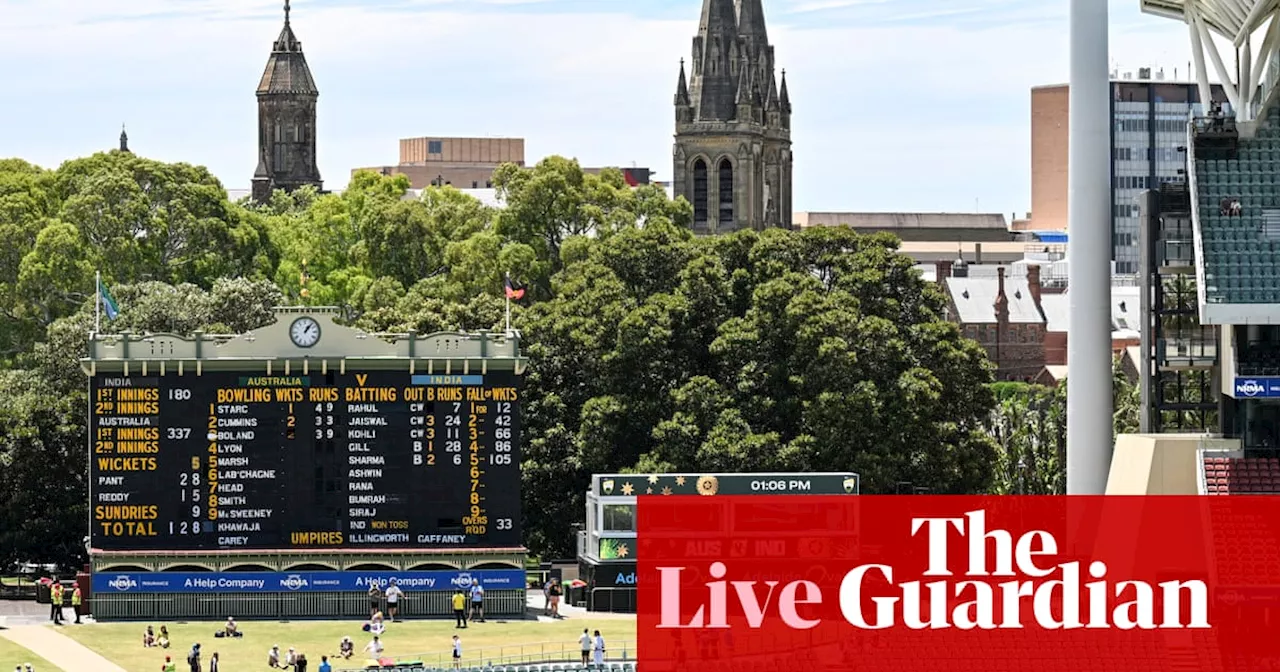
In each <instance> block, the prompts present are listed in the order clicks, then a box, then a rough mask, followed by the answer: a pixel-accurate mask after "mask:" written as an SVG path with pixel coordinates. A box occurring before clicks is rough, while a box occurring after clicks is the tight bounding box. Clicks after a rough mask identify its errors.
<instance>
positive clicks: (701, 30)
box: [690, 0, 738, 121]
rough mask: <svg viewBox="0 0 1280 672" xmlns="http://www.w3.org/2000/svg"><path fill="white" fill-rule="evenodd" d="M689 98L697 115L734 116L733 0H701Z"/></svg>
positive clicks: (735, 46) (735, 55)
mask: <svg viewBox="0 0 1280 672" xmlns="http://www.w3.org/2000/svg"><path fill="white" fill-rule="evenodd" d="M693 59H694V63H693V82H692V86H690V94H691V98H692V100H693V102H694V105H696V106H697V110H696V112H695V116H696V118H698V119H707V120H712V119H718V120H721V121H728V120H731V119H733V118H734V111H735V101H734V96H735V94H736V93H737V86H736V82H735V81H734V80H735V77H734V74H735V73H734V68H733V64H734V63H735V62H736V61H737V59H738V18H737V15H736V10H735V8H734V5H733V0H702V18H701V20H700V21H699V23H698V35H697V37H695V38H693Z"/></svg>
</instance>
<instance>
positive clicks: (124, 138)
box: [120, 124, 129, 152]
mask: <svg viewBox="0 0 1280 672" xmlns="http://www.w3.org/2000/svg"><path fill="white" fill-rule="evenodd" d="M120 151H122V152H128V151H129V134H128V133H125V132H124V124H120Z"/></svg>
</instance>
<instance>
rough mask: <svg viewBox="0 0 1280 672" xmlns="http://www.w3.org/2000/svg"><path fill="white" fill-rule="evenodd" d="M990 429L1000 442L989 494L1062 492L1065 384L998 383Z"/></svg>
mask: <svg viewBox="0 0 1280 672" xmlns="http://www.w3.org/2000/svg"><path fill="white" fill-rule="evenodd" d="M992 387H993V392H994V393H995V395H996V407H995V409H994V410H993V411H992V413H991V420H990V431H991V433H992V436H993V438H994V439H995V441H996V446H997V451H996V461H995V473H994V475H993V479H992V488H991V492H992V493H994V494H999V495H1015V494H1024V495H1061V494H1065V493H1066V490H1067V472H1066V466H1067V413H1066V411H1067V394H1066V389H1067V388H1066V384H1065V383H1063V384H1060V385H1059V386H1058V387H1056V388H1050V387H1044V386H1041V385H1030V384H1027V383H996V384H995V385H993V386H992Z"/></svg>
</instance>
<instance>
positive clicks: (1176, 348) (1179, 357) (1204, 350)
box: [1156, 337, 1218, 366]
mask: <svg viewBox="0 0 1280 672" xmlns="http://www.w3.org/2000/svg"><path fill="white" fill-rule="evenodd" d="M1156 357H1157V358H1158V359H1159V362H1160V364H1161V365H1162V366H1212V365H1213V364H1214V363H1216V362H1217V361H1218V341H1217V339H1214V338H1203V337H1191V338H1162V339H1160V340H1159V341H1157V344H1156Z"/></svg>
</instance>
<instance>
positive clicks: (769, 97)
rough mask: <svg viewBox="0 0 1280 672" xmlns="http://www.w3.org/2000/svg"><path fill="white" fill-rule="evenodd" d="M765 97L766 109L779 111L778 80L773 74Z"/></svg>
mask: <svg viewBox="0 0 1280 672" xmlns="http://www.w3.org/2000/svg"><path fill="white" fill-rule="evenodd" d="M764 95H765V99H764V109H766V110H776V109H778V78H777V77H774V76H773V73H769V87H768V90H767V91H765V94H764Z"/></svg>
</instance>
